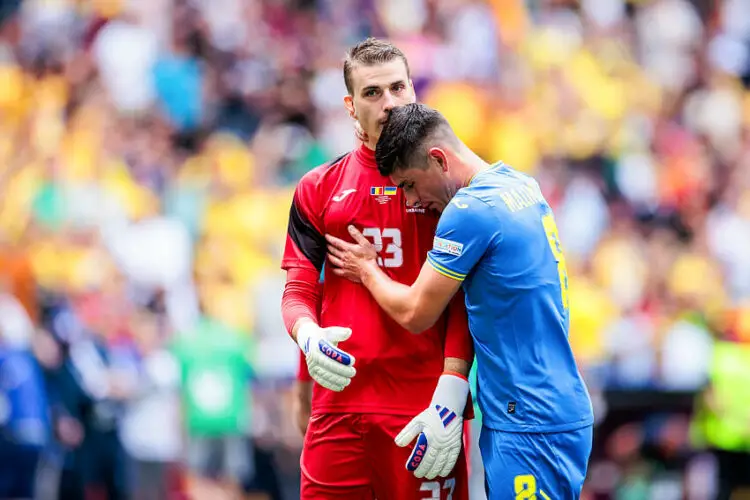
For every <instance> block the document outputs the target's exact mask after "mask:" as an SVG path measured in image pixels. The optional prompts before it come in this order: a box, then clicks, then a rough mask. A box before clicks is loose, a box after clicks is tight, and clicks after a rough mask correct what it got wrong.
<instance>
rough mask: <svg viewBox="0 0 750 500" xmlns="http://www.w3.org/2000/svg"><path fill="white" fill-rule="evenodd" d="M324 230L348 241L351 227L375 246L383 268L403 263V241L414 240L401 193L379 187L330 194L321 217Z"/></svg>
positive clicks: (368, 186) (411, 217) (411, 222)
mask: <svg viewBox="0 0 750 500" xmlns="http://www.w3.org/2000/svg"><path fill="white" fill-rule="evenodd" d="M323 223H324V224H325V231H326V233H328V234H331V235H333V236H336V237H338V238H341V239H344V240H346V241H350V240H351V237H350V236H349V232H348V231H347V227H348V226H349V225H350V224H351V225H354V226H355V227H356V228H357V229H359V230H360V231H362V234H363V235H364V236H365V237H366V238H367V239H369V240H370V241H371V242H372V243H373V245H375V247H376V249H377V250H378V254H379V255H380V257H379V259H378V264H380V265H381V266H382V267H386V268H397V267H401V266H402V265H403V263H404V240H405V239H407V238H409V237H416V234H414V235H412V234H410V233H415V232H416V230H417V227H416V223H415V220H414V217H413V215H412V214H407V213H406V211H405V207H404V200H403V197H402V194H401V192H400V191H399V190H398V189H397V188H396V187H392V186H384V185H382V184H377V185H376V184H375V183H373V185H371V186H370V185H367V186H358V187H356V188H346V187H344V188H343V189H339V190H338V192H336V193H335V194H333V195H332V197H331V198H330V202H329V204H328V207H327V210H326V213H325V214H323Z"/></svg>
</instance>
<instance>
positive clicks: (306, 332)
mask: <svg viewBox="0 0 750 500" xmlns="http://www.w3.org/2000/svg"><path fill="white" fill-rule="evenodd" d="M316 329H318V325H316V324H315V323H313V322H305V323H304V324H303V325H302V326H300V327H299V328H298V329H297V345H298V346H299V348H300V349H302V352H303V353H305V354H307V352H308V350H309V349H305V346H306V344H307V343H308V341H309V340H310V337H311V336H312V334H313V332H314V331H315V330H316Z"/></svg>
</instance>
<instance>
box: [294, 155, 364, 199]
mask: <svg viewBox="0 0 750 500" xmlns="http://www.w3.org/2000/svg"><path fill="white" fill-rule="evenodd" d="M350 156H351V151H349V152H347V153H344V154H342V155H340V156H338V157H337V158H335V159H333V160H331V161H329V162H326V163H323V164H322V165H318V166H317V167H315V168H313V169H311V170H310V171H309V172H307V173H306V174H305V175H303V176H302V178H301V179H300V180H299V182H298V183H297V190H308V189H313V190H317V189H318V188H319V187H321V186H322V185H324V184H325V183H326V182H328V181H329V179H331V178H332V177H335V176H336V174H337V173H338V172H340V171H341V169H342V168H343V167H344V165H345V164H346V163H347V161H348V159H349V157H350Z"/></svg>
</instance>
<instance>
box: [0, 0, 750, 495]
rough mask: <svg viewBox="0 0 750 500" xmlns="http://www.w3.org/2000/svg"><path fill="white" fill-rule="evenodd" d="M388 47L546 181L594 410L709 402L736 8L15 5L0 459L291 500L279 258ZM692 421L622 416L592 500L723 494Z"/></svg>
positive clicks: (730, 307)
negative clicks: (294, 210) (208, 483)
mask: <svg viewBox="0 0 750 500" xmlns="http://www.w3.org/2000/svg"><path fill="white" fill-rule="evenodd" d="M369 35H372V36H381V37H387V38H389V39H390V40H391V41H393V42H394V43H395V44H396V45H397V46H399V47H400V48H401V49H402V50H403V51H404V52H405V53H406V55H407V57H408V58H409V62H410V66H411V71H412V76H413V78H414V84H415V86H416V90H417V96H418V99H420V100H421V101H422V102H425V103H427V104H429V105H432V106H434V107H436V108H437V109H439V110H440V111H442V112H443V113H444V114H445V115H446V116H447V118H448V119H449V120H450V122H451V124H452V125H453V126H454V128H455V130H456V132H457V133H458V135H459V136H460V137H461V138H462V139H463V140H464V141H465V142H466V143H467V144H468V146H469V147H471V148H472V149H473V150H475V151H477V152H478V153H480V154H481V155H482V156H484V158H485V159H487V160H488V161H495V160H503V161H505V162H506V163H508V164H510V165H512V166H514V167H516V168H518V169H520V170H523V171H526V172H528V173H530V174H532V175H534V176H535V177H536V178H537V179H538V180H539V181H540V183H541V185H542V188H543V191H544V192H545V195H546V196H547V198H548V199H549V201H550V203H551V205H552V206H553V208H554V210H555V212H556V216H557V221H558V226H559V228H560V233H561V238H562V241H563V244H564V247H565V250H566V257H567V261H568V267H569V272H570V275H571V286H570V289H571V292H570V293H571V343H572V344H573V345H574V349H575V352H576V355H577V357H578V360H579V363H580V366H581V369H582V371H583V372H584V375H585V377H586V379H587V382H588V384H589V387H590V389H591V391H592V393H593V394H594V395H595V396H596V397H595V399H596V401H597V408H596V409H597V414H598V417H599V419H600V420H602V419H605V418H606V415H607V407H606V404H605V402H604V398H603V397H600V396H599V395H601V394H603V391H606V390H612V389H617V390H633V391H635V390H640V391H643V390H660V391H697V390H699V389H701V388H702V387H703V386H704V385H705V383H706V380H707V378H708V377H709V371H710V366H711V353H712V350H711V346H712V345H713V343H714V342H715V341H716V340H717V339H725V340H726V339H729V340H731V341H733V342H750V253H749V251H750V133H749V132H750V90H748V88H750V3H748V2H747V1H744V0H726V1H724V2H716V1H712V0H694V1H692V2H691V1H688V0H639V1H626V0H580V1H578V0H528V1H524V0H486V1H480V0H408V1H407V0H211V1H198V0H26V1H21V0H0V193H2V196H0V450H10V449H11V448H10V447H9V446H10V445H6V444H3V443H13V446H17V447H18V449H16V448H13V449H14V450H15V451H14V452H13V453H4V452H3V451H0V470H2V469H3V467H4V465H3V464H8V463H14V464H15V465H16V466H18V465H19V464H21V461H20V458H17V457H20V456H27V457H28V460H30V462H29V463H33V461H34V460H35V459H36V458H35V457H41V462H40V463H41V464H42V465H41V466H40V467H38V468H37V474H38V475H39V476H42V477H47V478H48V479H47V480H44V481H41V482H42V483H44V484H55V485H59V487H58V489H59V490H60V491H61V492H65V491H67V492H68V494H69V495H73V496H69V497H67V498H77V496H76V495H78V494H79V493H80V492H82V491H86V492H87V494H88V495H90V497H91V498H103V496H102V495H104V494H106V497H109V498H125V497H127V496H128V495H130V496H134V497H135V498H167V496H166V495H167V493H165V492H167V491H168V492H169V497H170V498H180V495H181V494H183V493H182V492H184V491H185V488H186V487H188V486H190V485H192V484H193V483H192V482H191V481H190V480H189V479H191V478H201V477H203V478H213V479H215V480H216V481H214V482H215V483H218V484H220V485H224V484H225V483H227V484H239V485H241V486H242V487H243V488H244V490H245V491H246V492H247V493H248V494H251V492H254V494H258V495H262V494H266V495H268V497H272V498H279V499H280V498H295V495H296V494H297V493H295V491H294V487H295V486H294V484H295V482H296V477H297V475H298V457H299V449H300V446H301V440H300V436H299V435H298V433H297V431H296V428H295V426H294V424H293V418H292V415H291V414H292V407H291V402H290V401H291V397H290V387H291V384H292V381H293V379H294V376H295V370H296V366H297V351H296V346H294V344H293V343H292V342H291V341H289V339H288V338H287V336H286V334H285V331H284V326H283V323H282V321H281V318H280V312H279V304H280V297H281V292H282V289H283V282H284V275H283V274H282V273H281V271H280V270H279V269H278V267H279V263H280V257H281V251H282V249H283V244H284V239H285V236H286V221H287V215H288V208H289V204H290V201H291V196H292V193H293V189H294V185H295V183H296V181H297V180H298V179H299V178H300V177H301V175H303V174H304V173H305V172H306V171H308V170H309V169H310V168H312V167H314V166H316V165H319V164H321V163H324V162H325V161H327V160H329V159H331V158H334V157H336V156H338V155H339V154H341V153H343V152H346V151H348V150H350V149H352V148H353V147H354V146H355V141H356V137H355V134H354V131H353V123H352V121H351V119H350V118H349V117H348V115H347V113H346V112H345V111H344V108H343V105H342V98H343V96H344V95H345V93H346V89H345V86H344V82H343V78H342V59H343V55H344V52H345V50H346V48H347V47H348V46H350V45H353V44H354V43H356V42H358V41H360V40H361V39H362V38H364V37H366V36H369ZM21 389H23V391H22V390H21ZM748 406H750V405H748ZM654 418H656V417H654ZM686 418H688V417H682V416H667V417H665V416H663V415H660V416H659V417H658V421H647V422H645V423H638V424H628V426H624V427H622V428H620V429H618V430H617V432H615V433H614V434H613V435H612V436H611V437H608V438H607V439H608V441H607V443H606V445H605V446H603V447H602V451H601V453H600V454H599V455H600V456H598V457H596V458H595V461H594V463H593V467H592V470H598V471H600V472H601V475H600V476H598V477H600V478H605V479H606V480H599V481H593V482H592V483H591V486H590V488H589V492H588V494H590V495H593V498H623V499H639V498H660V499H670V498H682V496H680V495H683V494H687V493H685V492H689V493H690V495H691V496H690V498H696V499H697V498H707V497H703V496H701V495H702V494H705V495H708V493H705V491H706V490H705V488H708V487H710V485H709V486H706V484H708V483H710V481H708V480H705V478H706V477H708V475H707V474H708V473H706V470H709V469H710V463H709V462H710V461H708V459H706V458H705V457H704V456H702V455H700V454H697V455H696V454H695V453H694V449H693V447H692V444H691V442H690V440H689V437H688V428H689V423H688V422H686V420H685V419H686ZM748 422H750V417H749V419H748ZM748 433H749V434H750V423H748ZM749 441H750V438H749ZM19 443H20V444H19ZM654 449H658V450H660V452H659V453H651V452H649V451H648V450H654ZM19 450H20V451H19ZM24 450H25V451H24ZM39 450H41V451H39ZM665 450H666V451H665ZM748 451H750V445H749V446H748ZM16 452H17V453H16ZM26 452H28V453H27V454H26V455H23V453H26ZM37 452H38V453H37ZM664 453H667V454H669V456H671V457H674V456H678V457H680V458H679V459H674V460H671V461H670V460H666V459H665V458H664ZM9 455H12V457H10V456H9ZM654 457H657V458H654ZM691 460H692V462H691ZM675 463H676V464H678V465H676V466H674V467H672V466H668V465H665V464H673V465H674V464H675ZM597 466H598V467H599V468H598V469H597V468H596V467H597ZM25 470H30V471H31V472H30V473H32V474H33V470H34V469H33V467H32V468H29V467H27V468H26V469H25ZM665 471H666V472H665ZM686 471H687V472H686ZM690 471H693V473H692V475H691V472H690ZM186 472H189V474H186ZM45 474H46V476H45ZM658 474H662V475H661V476H658ZM664 474H666V476H665V475H664ZM749 474H750V473H749ZM655 475H656V476H658V478H657V479H654V478H655V477H656V476H655ZM709 475H710V474H709ZM0 476H2V474H0ZM14 478H15V476H14ZM185 478H188V480H186V479H185ZM665 478H666V479H665ZM696 478H697V479H696ZM16 480H17V479H13V480H12V481H11V480H9V479H7V478H0V488H6V487H7V488H12V487H13V485H10V486H8V484H4V483H3V481H5V482H6V483H7V482H8V481H10V482H13V481H16ZM225 480H227V481H225ZM18 481H20V479H18ZM186 483H187V486H186ZM285 488H286V489H288V490H289V491H284V489H285ZM6 491H7V490H6ZM134 492H135V493H134ZM58 493H59V492H58ZM60 494H62V493H60ZM80 494H81V495H82V493H80ZM207 494H208V493H207ZM49 495H52V496H50V497H53V496H54V495H55V493H54V492H51V493H49ZM91 495H93V496H91ZM96 495H99V496H98V497H97V496H96ZM208 495H214V493H211V494H208ZM652 495H656V496H652ZM63 497H64V496H63ZM210 497H211V498H214V497H213V496H210ZM260 498H264V497H263V496H261V497H260ZM686 498H687V497H686Z"/></svg>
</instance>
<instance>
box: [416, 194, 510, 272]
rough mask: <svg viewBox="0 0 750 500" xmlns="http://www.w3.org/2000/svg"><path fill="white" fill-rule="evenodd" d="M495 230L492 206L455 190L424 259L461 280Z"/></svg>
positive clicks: (436, 268)
mask: <svg viewBox="0 0 750 500" xmlns="http://www.w3.org/2000/svg"><path fill="white" fill-rule="evenodd" d="M499 233H500V221H499V219H498V217H497V216H496V214H494V213H493V210H492V207H491V206H489V205H488V204H486V203H485V202H483V201H482V200H480V199H477V198H475V197H473V196H470V195H466V194H462V193H460V192H459V193H458V194H457V195H456V196H454V197H453V199H452V200H451V202H450V203H449V204H448V206H447V207H446V208H445V210H444V211H443V214H442V215H441V216H440V221H439V222H438V227H437V230H436V231H435V240H434V241H433V245H432V250H430V252H429V253H428V254H427V262H429V263H430V265H431V266H432V267H433V268H434V269H435V271H437V272H439V273H440V274H442V275H444V276H447V277H449V278H453V279H455V280H458V281H463V280H464V279H466V276H467V275H468V274H469V272H471V270H472V269H473V268H474V266H476V265H477V263H478V262H479V260H480V259H481V258H482V256H483V255H484V253H485V252H486V251H487V248H489V246H490V245H491V244H492V241H493V240H494V239H495V238H496V237H498V235H499Z"/></svg>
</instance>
